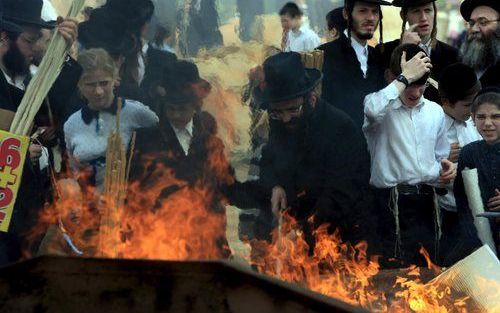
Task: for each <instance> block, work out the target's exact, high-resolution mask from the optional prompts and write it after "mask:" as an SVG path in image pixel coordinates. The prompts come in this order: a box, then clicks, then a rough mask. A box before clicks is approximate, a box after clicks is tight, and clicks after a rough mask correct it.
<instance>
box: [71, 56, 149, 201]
mask: <svg viewBox="0 0 500 313" xmlns="http://www.w3.org/2000/svg"><path fill="white" fill-rule="evenodd" d="M78 62H79V63H80V65H81V66H82V68H83V73H82V77H81V79H80V82H79V83H78V88H79V90H80V93H81V94H82V96H83V97H84V98H85V100H86V104H85V105H84V106H83V107H82V109H81V110H79V111H77V112H75V113H74V114H73V115H71V116H70V117H69V119H68V120H67V121H66V123H65V124H64V137H65V141H66V147H67V149H68V153H69V155H70V162H71V167H72V169H73V170H74V171H75V172H76V173H77V174H78V173H79V172H80V171H83V172H89V171H90V172H91V173H92V174H93V175H92V176H91V177H92V179H91V181H90V182H82V183H84V184H85V183H88V184H90V185H92V186H96V187H97V189H98V191H100V190H101V189H102V187H103V183H104V172H105V171H104V170H105V165H106V158H105V157H106V150H107V144H108V137H109V135H110V133H111V132H112V131H114V130H115V125H116V113H117V109H118V102H120V103H121V105H122V108H121V115H120V135H121V138H122V140H123V143H124V144H125V146H128V144H129V141H130V138H131V136H132V132H133V131H134V130H136V129H138V128H142V127H150V126H152V125H154V124H156V123H157V122H158V117H157V116H156V114H155V113H154V112H153V111H151V110H150V109H149V108H148V107H146V106H145V105H143V104H142V103H140V102H137V101H134V100H129V99H122V98H120V97H118V96H116V95H115V92H114V90H115V87H116V82H117V79H118V68H117V67H116V64H115V62H114V61H113V59H112V58H111V57H110V56H109V54H108V53H107V52H106V51H105V50H104V49H90V50H87V51H84V52H82V53H81V54H80V55H79V58H78Z"/></svg>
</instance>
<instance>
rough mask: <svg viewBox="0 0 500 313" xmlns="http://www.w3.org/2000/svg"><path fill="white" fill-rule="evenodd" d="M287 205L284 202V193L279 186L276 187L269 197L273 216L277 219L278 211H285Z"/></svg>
mask: <svg viewBox="0 0 500 313" xmlns="http://www.w3.org/2000/svg"><path fill="white" fill-rule="evenodd" d="M287 206H288V204H287V201H286V192H285V189H283V188H282V187H281V186H276V187H274V188H273V193H272V196H271V208H272V210H273V214H274V215H275V216H278V217H279V214H280V211H283V210H286V208H287Z"/></svg>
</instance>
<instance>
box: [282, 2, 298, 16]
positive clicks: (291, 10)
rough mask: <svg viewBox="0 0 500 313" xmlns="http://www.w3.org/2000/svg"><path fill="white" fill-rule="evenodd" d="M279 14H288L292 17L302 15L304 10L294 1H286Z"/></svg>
mask: <svg viewBox="0 0 500 313" xmlns="http://www.w3.org/2000/svg"><path fill="white" fill-rule="evenodd" d="M279 14H280V15H289V16H291V17H292V18H295V17H300V16H302V15H304V12H302V10H301V9H300V8H299V6H298V5H297V4H296V3H295V2H287V3H286V4H285V5H284V6H283V7H282V8H281V10H280V12H279Z"/></svg>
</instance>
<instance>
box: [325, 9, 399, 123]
mask: <svg viewBox="0 0 500 313" xmlns="http://www.w3.org/2000/svg"><path fill="white" fill-rule="evenodd" d="M381 5H390V3H389V2H386V1H382V0H366V1H359V0H345V5H344V10H343V17H344V19H345V20H346V21H347V29H346V30H345V31H344V32H343V33H342V34H341V35H340V38H339V39H338V40H335V41H333V42H329V43H326V44H324V45H321V46H320V47H319V48H318V49H320V50H323V51H324V52H325V54H324V56H325V61H324V65H323V76H324V78H323V87H322V98H323V99H324V100H325V101H326V102H327V103H330V104H331V105H333V106H334V107H336V108H338V109H341V110H342V111H344V112H345V113H347V115H349V116H350V117H351V118H352V119H353V120H354V123H355V124H356V125H357V126H358V127H359V129H361V127H362V125H363V99H364V98H365V96H366V95H367V94H369V93H372V92H375V91H377V90H380V89H382V88H383V87H384V86H385V85H386V83H385V80H384V68H382V66H381V65H380V62H379V61H378V60H377V56H376V55H375V50H374V49H373V48H372V47H370V46H369V45H368V43H367V41H368V40H369V39H371V38H372V37H373V34H374V32H375V30H376V29H377V27H379V26H380V33H381V34H382V11H381V9H380V6H381Z"/></svg>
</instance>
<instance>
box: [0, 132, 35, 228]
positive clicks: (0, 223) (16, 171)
mask: <svg viewBox="0 0 500 313" xmlns="http://www.w3.org/2000/svg"><path fill="white" fill-rule="evenodd" d="M29 143H30V139H29V138H28V137H24V136H19V135H14V134H11V133H8V132H4V131H1V130H0V231H3V232H7V231H8V230H9V224H10V220H11V218H12V212H13V210H14V204H15V203H16V197H17V191H18V190H19V186H21V178H22V175H23V168H24V161H25V159H26V152H27V151H28V146H29Z"/></svg>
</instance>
